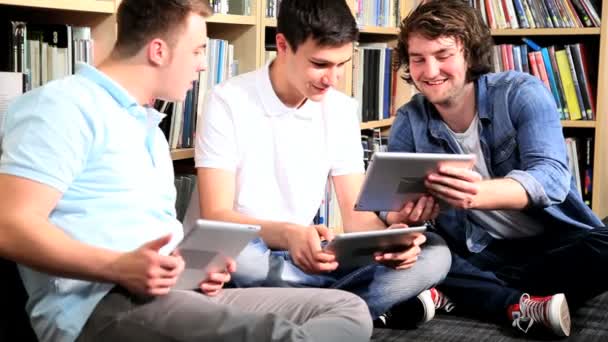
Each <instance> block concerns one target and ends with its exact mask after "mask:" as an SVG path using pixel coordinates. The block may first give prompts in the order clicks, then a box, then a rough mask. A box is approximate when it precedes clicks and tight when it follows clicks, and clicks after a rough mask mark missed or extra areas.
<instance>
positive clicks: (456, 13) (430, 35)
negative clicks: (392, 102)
mask: <svg viewBox="0 0 608 342" xmlns="http://www.w3.org/2000/svg"><path fill="white" fill-rule="evenodd" d="M413 35H421V36H423V37H425V38H427V39H437V38H439V37H454V38H456V39H457V40H459V41H460V42H461V43H462V45H463V49H464V51H463V52H464V56H465V58H466V60H467V64H468V65H469V69H468V70H467V75H466V79H467V82H471V81H475V80H477V79H478V78H479V76H481V75H483V74H486V73H488V72H490V70H492V47H493V45H494V41H493V40H492V34H491V31H490V29H489V28H488V26H487V25H486V24H485V23H484V21H483V19H482V18H481V15H480V14H479V12H478V11H477V10H476V9H474V8H472V7H471V6H469V5H468V4H467V2H466V1H463V0H431V1H427V2H425V3H423V4H421V5H419V6H418V7H416V8H415V9H414V10H413V11H412V12H411V13H410V14H409V15H408V16H407V17H406V18H405V19H403V21H402V22H401V25H400V32H399V42H398V44H397V52H398V55H399V58H398V59H397V62H396V63H395V65H394V67H395V68H397V69H398V68H400V67H401V66H403V67H404V70H405V72H404V74H403V75H402V78H403V79H404V80H406V81H407V82H408V83H412V78H411V75H410V64H409V57H410V56H409V48H408V39H409V38H410V37H411V36H413Z"/></svg>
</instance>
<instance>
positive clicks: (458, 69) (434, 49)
mask: <svg viewBox="0 0 608 342" xmlns="http://www.w3.org/2000/svg"><path fill="white" fill-rule="evenodd" d="M407 44H408V49H409V69H410V75H411V77H412V81H413V82H414V85H415V86H416V88H418V90H419V91H420V92H421V93H422V94H423V95H424V96H425V97H426V98H427V99H428V100H429V102H431V103H433V104H434V105H436V106H453V105H454V104H455V103H458V102H460V101H463V97H464V94H465V91H466V88H465V86H466V85H467V82H466V74H467V69H468V64H467V60H466V58H465V55H464V49H463V45H462V43H461V42H460V41H458V40H457V39H456V38H454V37H439V38H437V39H427V38H425V37H423V36H421V35H418V34H416V35H412V36H411V37H410V38H409V39H408V42H407Z"/></svg>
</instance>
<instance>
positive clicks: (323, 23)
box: [277, 0, 359, 52]
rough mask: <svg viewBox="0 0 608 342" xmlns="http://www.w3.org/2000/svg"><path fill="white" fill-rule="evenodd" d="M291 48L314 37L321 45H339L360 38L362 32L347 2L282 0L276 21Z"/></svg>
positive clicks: (340, 0) (335, 0) (338, 0)
mask: <svg viewBox="0 0 608 342" xmlns="http://www.w3.org/2000/svg"><path fill="white" fill-rule="evenodd" d="M277 33H282V34H283V35H284V36H285V38H286V39H287V42H288V43H289V45H290V47H291V49H292V50H293V51H294V52H295V51H297V49H298V47H299V46H300V44H302V43H304V42H305V41H306V39H308V37H312V39H314V40H315V42H316V43H317V44H319V45H321V46H340V45H343V44H346V43H352V42H354V41H356V40H357V39H359V29H358V28H357V22H356V21H355V18H354V17H353V13H352V12H351V9H350V8H349V7H348V5H347V4H346V2H345V1H344V0H282V1H281V5H280V7H279V15H278V18H277Z"/></svg>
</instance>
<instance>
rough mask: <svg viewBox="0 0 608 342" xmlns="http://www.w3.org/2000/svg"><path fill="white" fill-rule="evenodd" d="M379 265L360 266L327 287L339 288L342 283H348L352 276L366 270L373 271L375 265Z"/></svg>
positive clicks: (354, 276)
mask: <svg viewBox="0 0 608 342" xmlns="http://www.w3.org/2000/svg"><path fill="white" fill-rule="evenodd" d="M378 266H381V265H374V264H372V265H367V266H364V267H360V268H358V269H356V270H354V271H352V272H350V273H349V274H347V275H346V276H344V277H342V278H341V279H340V280H338V281H336V282H335V283H333V284H332V285H331V286H330V287H329V288H331V289H340V288H341V287H342V286H343V285H345V284H347V283H349V282H350V281H351V280H353V279H354V278H356V277H357V276H358V275H360V274H363V273H366V272H368V271H374V268H375V267H378Z"/></svg>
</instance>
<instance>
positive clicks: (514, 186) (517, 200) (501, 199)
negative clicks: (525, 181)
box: [475, 178, 529, 210]
mask: <svg viewBox="0 0 608 342" xmlns="http://www.w3.org/2000/svg"><path fill="white" fill-rule="evenodd" d="M480 185H481V186H480V189H479V196H478V201H477V205H476V206H475V209H485V210H493V209H511V210H521V209H524V208H525V207H526V206H528V203H529V199H528V194H527V193H526V190H525V189H524V187H523V186H522V185H521V184H519V182H517V181H516V180H514V179H510V178H499V179H492V180H485V181H483V182H482V183H481V184H480Z"/></svg>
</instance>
